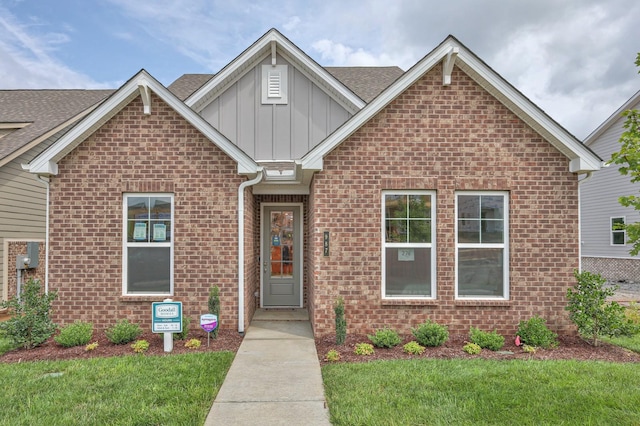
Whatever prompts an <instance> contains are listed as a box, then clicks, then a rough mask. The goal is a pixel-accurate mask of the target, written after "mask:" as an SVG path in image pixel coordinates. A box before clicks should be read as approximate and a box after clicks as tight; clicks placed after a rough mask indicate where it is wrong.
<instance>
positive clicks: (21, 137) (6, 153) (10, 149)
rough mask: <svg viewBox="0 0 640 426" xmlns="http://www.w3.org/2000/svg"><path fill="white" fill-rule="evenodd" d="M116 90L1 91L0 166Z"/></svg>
mask: <svg viewBox="0 0 640 426" xmlns="http://www.w3.org/2000/svg"><path fill="white" fill-rule="evenodd" d="M111 93H113V90H0V124H4V125H5V126H3V127H5V128H14V129H17V130H14V131H12V132H10V133H8V134H6V135H5V136H3V137H2V138H0V166H1V165H3V164H6V163H7V162H9V161H11V160H13V159H14V158H15V157H17V156H19V155H21V154H23V153H24V152H26V151H28V150H29V149H31V148H33V147H34V146H35V145H37V144H39V143H40V142H42V141H44V140H46V139H47V138H49V137H51V136H52V135H54V134H55V133H58V132H59V131H61V130H63V129H64V128H66V127H67V126H69V125H71V124H72V123H74V122H76V121H78V120H79V119H80V118H81V117H83V116H84V115H86V114H87V113H89V112H90V111H91V109H92V108H95V107H96V106H97V104H98V103H100V102H101V101H103V100H104V99H105V98H106V97H107V96H109V95H110V94H111Z"/></svg>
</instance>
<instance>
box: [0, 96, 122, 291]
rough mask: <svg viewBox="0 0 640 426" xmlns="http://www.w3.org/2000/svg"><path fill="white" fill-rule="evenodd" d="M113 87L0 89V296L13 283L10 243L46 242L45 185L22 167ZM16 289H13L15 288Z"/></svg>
mask: <svg viewBox="0 0 640 426" xmlns="http://www.w3.org/2000/svg"><path fill="white" fill-rule="evenodd" d="M111 92H112V91H110V90H0V279H1V280H0V297H1V299H2V300H6V299H7V297H8V296H9V285H8V282H10V281H11V282H13V283H15V277H16V274H17V271H16V258H15V256H9V244H10V243H11V242H26V241H33V242H41V243H43V242H44V239H45V217H46V216H45V206H46V190H45V185H44V184H43V183H41V182H38V180H36V179H35V178H34V176H33V175H32V174H31V173H29V172H27V171H25V170H23V168H22V164H27V163H29V162H30V161H31V160H32V159H33V158H35V157H36V156H37V155H38V154H40V153H41V152H42V151H44V150H45V149H46V148H47V147H48V146H49V145H51V144H52V143H53V142H55V141H56V140H57V139H58V138H59V137H60V136H61V135H62V134H64V133H65V132H66V130H67V129H68V128H69V127H70V126H71V125H73V124H74V123H76V122H77V121H78V120H80V119H81V118H82V117H84V116H85V115H86V114H88V113H89V112H91V111H92V110H93V109H94V108H95V106H96V105H98V104H99V103H100V102H101V101H103V100H104V99H105V98H106V97H107V96H108V95H109V94H110V93H111ZM14 291H15V290H14Z"/></svg>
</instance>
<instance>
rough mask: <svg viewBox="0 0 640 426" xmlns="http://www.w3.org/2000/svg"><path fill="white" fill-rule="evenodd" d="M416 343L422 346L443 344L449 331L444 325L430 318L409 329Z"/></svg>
mask: <svg viewBox="0 0 640 426" xmlns="http://www.w3.org/2000/svg"><path fill="white" fill-rule="evenodd" d="M411 333H413V335H414V336H415V338H416V340H417V341H418V343H420V344H421V345H422V346H429V347H436V346H440V345H442V344H444V342H446V341H447V339H448V338H449V331H448V329H447V326H446V325H440V324H438V323H436V322H433V321H431V320H427V321H426V322H424V323H422V324H420V325H419V326H417V327H416V328H412V329H411Z"/></svg>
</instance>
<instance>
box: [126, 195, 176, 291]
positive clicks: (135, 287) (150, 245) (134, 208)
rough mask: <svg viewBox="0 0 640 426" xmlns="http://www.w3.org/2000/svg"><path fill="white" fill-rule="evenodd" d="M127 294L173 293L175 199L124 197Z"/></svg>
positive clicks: (170, 196)
mask: <svg viewBox="0 0 640 426" xmlns="http://www.w3.org/2000/svg"><path fill="white" fill-rule="evenodd" d="M123 204H124V250H123V251H124V253H123V266H124V267H123V270H124V271H123V272H124V273H123V292H124V294H154V295H155V294H158V295H170V294H172V293H173V238H172V237H173V195H172V194H125V195H124V203H123Z"/></svg>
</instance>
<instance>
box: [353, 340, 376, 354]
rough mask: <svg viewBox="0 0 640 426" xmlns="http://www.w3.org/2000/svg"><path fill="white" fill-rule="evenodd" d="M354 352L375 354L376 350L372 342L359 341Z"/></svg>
mask: <svg viewBox="0 0 640 426" xmlns="http://www.w3.org/2000/svg"><path fill="white" fill-rule="evenodd" d="M353 353H354V354H356V355H373V354H374V353H375V351H374V350H373V345H372V344H371V343H357V344H356V348H355V349H354V351H353Z"/></svg>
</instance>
